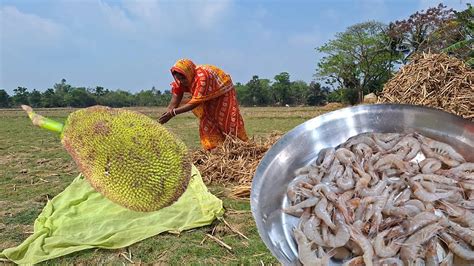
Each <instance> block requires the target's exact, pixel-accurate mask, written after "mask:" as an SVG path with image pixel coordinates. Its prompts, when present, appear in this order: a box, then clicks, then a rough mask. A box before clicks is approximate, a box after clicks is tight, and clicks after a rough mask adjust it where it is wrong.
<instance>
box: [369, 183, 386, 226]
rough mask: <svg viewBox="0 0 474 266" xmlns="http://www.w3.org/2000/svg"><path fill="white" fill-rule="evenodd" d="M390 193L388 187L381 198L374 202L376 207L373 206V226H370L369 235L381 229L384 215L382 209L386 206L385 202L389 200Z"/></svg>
mask: <svg viewBox="0 0 474 266" xmlns="http://www.w3.org/2000/svg"><path fill="white" fill-rule="evenodd" d="M388 195H389V189H388V188H386V189H385V190H384V191H383V193H382V195H381V198H380V199H378V200H377V201H376V202H375V203H374V208H373V215H372V216H373V219H372V221H373V222H372V225H373V226H372V228H370V231H369V235H373V234H375V233H376V232H378V230H379V226H380V224H381V223H382V220H383V216H382V210H383V208H384V207H385V204H386V202H387V200H388Z"/></svg>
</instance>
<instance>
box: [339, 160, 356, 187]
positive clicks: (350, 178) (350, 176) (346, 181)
mask: <svg viewBox="0 0 474 266" xmlns="http://www.w3.org/2000/svg"><path fill="white" fill-rule="evenodd" d="M354 183H355V182H354V173H353V172H352V167H351V166H350V165H348V166H346V170H345V171H344V174H343V175H342V177H340V178H338V179H336V184H337V186H338V187H339V188H341V189H342V190H344V191H346V190H349V189H351V188H353V187H354Z"/></svg>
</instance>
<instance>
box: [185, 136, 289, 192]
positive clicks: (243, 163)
mask: <svg viewBox="0 0 474 266" xmlns="http://www.w3.org/2000/svg"><path fill="white" fill-rule="evenodd" d="M281 135H282V134H281V133H279V132H273V133H272V134H271V135H270V136H268V137H266V138H260V139H258V140H255V139H250V140H248V141H247V142H244V141H241V140H240V139H237V138H232V137H227V138H226V140H225V141H224V143H223V144H222V145H220V146H219V147H217V148H215V149H213V150H212V151H205V150H197V151H194V153H193V162H194V164H195V165H196V167H197V168H198V169H199V171H200V172H201V175H202V177H203V179H204V182H205V183H206V184H210V183H214V184H232V185H235V186H234V187H233V189H232V191H231V193H230V195H229V196H230V197H234V198H248V196H249V195H250V186H251V183H252V178H253V175H254V173H255V170H256V169H257V166H258V164H259V162H260V160H261V159H262V158H263V156H264V155H265V153H266V152H267V150H268V149H269V148H270V147H271V146H272V145H273V144H274V143H275V142H276V141H277V140H278V139H279V138H280V137H281Z"/></svg>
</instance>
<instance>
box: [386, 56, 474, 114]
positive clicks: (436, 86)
mask: <svg viewBox="0 0 474 266" xmlns="http://www.w3.org/2000/svg"><path fill="white" fill-rule="evenodd" d="M378 101H379V102H380V103H406V104H416V105H424V106H430V107H434V108H438V109H442V110H444V111H447V112H450V113H453V114H456V115H459V116H462V117H464V118H466V119H472V120H474V70H473V69H471V68H469V67H468V66H466V65H465V64H464V62H462V61H460V60H458V59H456V58H454V57H450V56H448V55H446V54H425V53H423V54H420V55H417V56H415V57H414V58H413V59H412V61H411V63H410V64H408V65H406V66H404V67H403V68H402V69H401V70H400V71H399V72H398V73H397V74H396V75H395V76H394V77H393V78H392V79H390V80H389V81H388V82H387V83H386V84H385V86H384V89H383V91H382V93H381V95H380V97H379V100H378Z"/></svg>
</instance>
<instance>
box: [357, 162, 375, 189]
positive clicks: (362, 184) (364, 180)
mask: <svg viewBox="0 0 474 266" xmlns="http://www.w3.org/2000/svg"><path fill="white" fill-rule="evenodd" d="M354 170H355V171H356V172H357V174H359V175H360V176H361V178H359V180H357V183H356V185H355V191H356V192H359V191H360V190H362V189H363V188H367V186H368V185H369V183H370V180H371V179H372V177H371V176H370V175H369V174H367V173H366V172H365V171H364V170H362V169H360V168H359V167H358V166H354Z"/></svg>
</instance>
